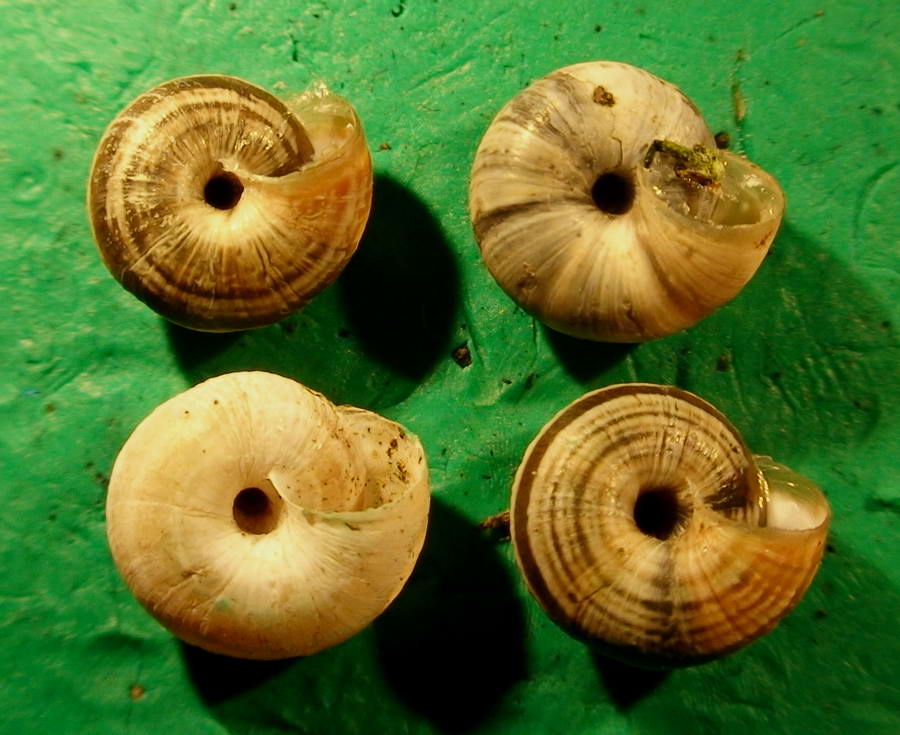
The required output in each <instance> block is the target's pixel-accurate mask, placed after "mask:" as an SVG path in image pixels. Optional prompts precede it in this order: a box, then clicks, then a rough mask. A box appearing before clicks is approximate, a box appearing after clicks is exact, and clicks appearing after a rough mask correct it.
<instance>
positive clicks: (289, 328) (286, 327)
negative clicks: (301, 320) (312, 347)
mask: <svg viewBox="0 0 900 735" xmlns="http://www.w3.org/2000/svg"><path fill="white" fill-rule="evenodd" d="M280 326H281V329H282V330H283V331H284V333H285V334H293V333H294V332H296V331H297V324H296V322H289V321H284V322H280Z"/></svg>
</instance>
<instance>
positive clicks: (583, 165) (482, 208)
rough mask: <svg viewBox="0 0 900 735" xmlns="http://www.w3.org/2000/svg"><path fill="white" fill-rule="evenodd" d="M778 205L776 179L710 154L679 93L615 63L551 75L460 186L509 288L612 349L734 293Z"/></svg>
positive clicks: (522, 97)
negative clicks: (465, 185) (677, 151)
mask: <svg viewBox="0 0 900 735" xmlns="http://www.w3.org/2000/svg"><path fill="white" fill-rule="evenodd" d="M660 144H662V145H664V146H666V147H667V148H665V149H663V150H662V151H660V152H659V153H658V154H655V151H656V149H655V148H654V146H655V145H660ZM697 146H699V149H698V150H697V151H695V150H694V149H695V147H697ZM679 147H680V148H681V149H683V151H684V152H683V153H682V154H680V155H674V154H673V153H672V151H673V150H675V149H676V148H679ZM695 159H696V160H695ZM706 169H709V171H707V170H706ZM707 174H708V175H709V177H710V178H709V179H707V178H705V176H706V175H707ZM783 209H784V197H783V194H782V192H781V189H780V187H779V185H778V183H777V182H776V181H775V179H773V178H772V177H771V176H770V175H768V174H767V173H765V172H764V171H762V170H761V169H760V168H758V167H757V166H754V165H753V164H752V163H750V162H749V161H747V160H746V159H744V158H742V157H740V156H737V155H735V154H732V153H729V152H727V151H726V152H722V153H719V152H717V151H716V150H715V141H714V139H713V135H712V133H711V132H710V131H709V129H708V128H707V126H706V123H705V122H704V121H703V118H702V116H701V115H700V113H699V111H698V110H697V108H696V107H695V106H694V104H693V103H692V102H691V101H690V100H689V99H688V98H687V97H686V96H685V95H684V94H683V93H682V92H681V91H680V90H679V89H678V88H677V87H675V86H674V85H672V84H669V83H668V82H665V81H663V80H662V79H659V78H658V77H655V76H653V75H652V74H650V73H649V72H646V71H644V70H642V69H638V68H636V67H633V66H630V65H628V64H622V63H617V62H610V61H597V62H589V63H583V64H575V65H573V66H568V67H565V68H563V69H559V70H557V71H555V72H553V73H552V74H549V75H547V76H545V77H543V78H541V79H539V80H538V81H536V82H534V83H533V84H532V85H530V86H529V87H527V88H526V89H525V90H523V91H522V92H520V93H519V94H518V95H517V96H516V97H514V98H513V99H512V100H511V101H510V102H509V103H507V104H506V105H505V106H504V107H503V109H502V110H501V111H500V112H499V113H498V115H497V116H496V118H495V119H494V120H493V122H492V123H491V125H490V127H489V128H488V130H487V132H486V133H485V135H484V138H483V139H482V141H481V143H480V145H479V147H478V150H477V153H476V155H475V160H474V163H473V166H472V173H471V182H470V188H469V211H470V216H471V220H472V226H473V228H474V232H475V237H476V240H477V241H478V244H479V248H480V250H481V255H482V258H483V260H484V262H485V264H486V265H487V268H488V270H489V271H490V272H491V274H492V275H493V277H494V278H495V280H496V281H497V282H498V283H499V284H500V286H501V287H502V288H503V289H504V290H505V291H506V293H507V294H509V296H510V297H512V298H513V299H514V300H515V301H516V303H517V304H519V306H521V307H522V308H523V309H524V310H525V311H527V312H529V313H530V314H532V315H533V316H535V317H537V318H538V319H540V320H541V321H543V322H545V323H546V324H547V325H548V326H550V327H552V328H553V329H556V330H558V331H561V332H564V333H567V334H570V335H573V336H575V337H581V338H586V339H593V340H601V341H610V342H642V341H645V340H649V339H654V338H658V337H664V336H666V335H669V334H672V333H674V332H677V331H679V330H681V329H684V328H686V327H689V326H691V325H692V324H694V323H696V322H697V321H699V320H700V319H702V318H703V317H705V316H707V315H708V314H710V313H711V312H712V311H714V310H715V309H716V308H718V307H719V306H721V305H722V304H724V303H726V302H727V301H729V300H731V299H732V298H734V297H735V296H736V295H737V294H738V293H739V292H740V290H741V289H742V288H743V287H744V285H745V284H746V283H747V281H749V280H750V278H751V277H752V276H753V274H754V273H755V272H756V270H757V268H758V267H759V265H760V263H761V262H762V260H763V258H764V257H765V255H766V253H767V252H768V250H769V246H770V245H771V243H772V240H773V238H774V237H775V234H776V232H777V230H778V226H779V223H780V221H781V217H782V212H783Z"/></svg>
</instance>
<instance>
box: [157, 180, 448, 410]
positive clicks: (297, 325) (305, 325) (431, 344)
mask: <svg viewBox="0 0 900 735" xmlns="http://www.w3.org/2000/svg"><path fill="white" fill-rule="evenodd" d="M459 289H460V285H459V273H458V268H457V266H456V262H455V261H454V259H453V256H452V254H451V251H450V246H449V243H448V242H447V240H446V238H445V237H444V235H443V232H442V230H441V228H440V225H439V224H438V222H437V220H435V218H434V217H433V216H432V215H431V213H430V212H429V210H428V208H427V207H426V206H425V204H424V203H423V202H422V201H421V200H420V199H418V197H416V195H415V194H413V193H412V192H410V191H408V190H407V189H405V188H404V187H403V186H401V185H400V184H398V183H396V182H395V181H392V180H391V179H389V178H387V177H384V176H378V177H376V180H375V192H374V204H373V208H372V216H371V218H370V220H369V223H368V226H367V229H366V233H365V234H364V235H363V238H362V242H361V243H360V246H359V249H358V250H357V252H356V254H355V255H354V256H353V259H352V260H351V261H350V263H349V265H348V266H347V268H346V269H345V270H344V272H343V273H342V274H341V275H340V277H339V278H338V279H337V281H336V282H335V283H334V284H333V285H331V286H330V287H328V288H326V289H325V290H324V291H323V292H322V293H320V294H318V295H317V296H316V297H315V298H314V299H313V300H312V301H311V302H310V303H309V304H308V305H307V306H306V307H305V308H304V309H303V310H301V311H299V312H298V313H296V314H293V315H291V316H288V317H286V318H285V319H282V320H281V321H279V322H277V323H276V324H273V325H271V326H268V327H263V328H261V329H251V330H248V331H244V332H235V333H229V334H206V333H202V332H192V331H191V330H187V329H183V328H181V327H177V326H174V325H168V326H167V328H168V335H169V341H170V343H171V345H172V351H173V353H174V355H175V358H176V360H177V361H178V364H179V367H180V368H181V370H182V372H183V373H184V374H185V375H186V376H187V377H188V378H189V379H190V381H191V382H192V383H196V382H199V381H201V380H204V379H206V378H209V377H212V376H214V375H220V374H222V373H228V372H234V371H238V370H266V371H268V372H273V373H278V374H279V375H285V376H287V377H290V378H293V379H295V380H299V381H300V382H301V383H304V384H305V385H308V386H309V387H311V388H314V389H316V390H318V391H321V392H322V393H324V394H325V395H326V396H328V398H330V399H331V400H332V401H334V402H336V403H349V404H353V405H357V406H362V407H364V408H369V409H373V410H378V409H380V408H384V407H386V406H391V405H394V404H396V403H399V402H401V401H402V400H404V399H405V398H406V397H407V396H408V395H409V394H410V393H412V392H413V391H414V390H415V389H416V388H417V387H418V385H419V382H420V381H421V380H422V378H424V377H425V375H427V373H428V372H429V371H430V370H431V369H432V368H433V367H434V365H435V363H436V362H437V361H438V360H447V359H450V353H451V351H452V348H453V347H454V346H455V343H454V340H453V337H454V334H455V319H456V314H457V311H458V309H459Z"/></svg>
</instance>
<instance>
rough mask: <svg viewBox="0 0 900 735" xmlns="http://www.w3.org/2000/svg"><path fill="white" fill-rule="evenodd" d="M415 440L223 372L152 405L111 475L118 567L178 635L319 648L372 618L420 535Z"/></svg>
mask: <svg viewBox="0 0 900 735" xmlns="http://www.w3.org/2000/svg"><path fill="white" fill-rule="evenodd" d="M429 499H430V495H429V489H428V470H427V467H426V462H425V456H424V452H423V450H422V446H421V444H420V443H419V441H418V439H416V437H414V436H413V435H412V434H410V433H408V432H407V431H405V430H404V429H403V427H401V426H400V425H398V424H396V423H394V422H392V421H389V420H387V419H384V418H382V417H380V416H378V415H377V414H374V413H370V412H368V411H364V410H362V409H357V408H351V407H347V406H334V405H333V404H331V403H330V402H329V401H328V400H326V399H325V398H324V397H323V396H321V395H320V394H318V393H315V392H313V391H310V390H308V389H306V388H304V387H303V386H302V385H300V384H299V383H296V382H294V381H292V380H289V379H287V378H283V377H280V376H277V375H272V374H269V373H231V374H228V375H224V376H220V377H218V378H213V379H211V380H208V381H206V382H204V383H201V384H200V385H198V386H196V387H194V388H191V389H190V390H188V391H186V392H184V393H182V394H180V395H178V396H176V397H174V398H172V399H170V400H168V401H166V402H165V403H163V404H162V405H160V406H159V407H157V408H156V409H155V410H154V411H153V412H152V413H151V414H150V415H149V416H148V417H147V418H146V419H144V420H143V421H142V422H141V423H140V425H139V426H138V427H137V428H136V429H135V431H134V432H133V433H132V435H131V436H130V437H129V439H128V441H127V442H126V443H125V446H124V447H123V448H122V450H121V452H120V453H119V455H118V457H117V459H116V462H115V466H114V468H113V471H112V475H111V478H110V483H109V495H108V498H107V505H106V512H107V532H108V537H109V543H110V548H111V550H112V555H113V559H114V560H115V563H116V566H117V567H118V569H119V571H120V572H121V574H122V576H123V578H124V579H125V582H126V583H127V585H128V586H129V588H130V589H131V591H132V592H133V593H134V595H135V596H136V597H137V599H138V600H139V601H140V602H141V604H142V605H144V607H146V608H147V610H148V611H149V612H150V613H152V614H153V615H154V616H155V617H156V618H157V619H158V620H159V621H160V622H161V623H162V624H163V625H164V626H166V627H167V628H168V629H169V630H171V631H172V632H173V633H174V634H175V635H177V636H178V637H180V638H182V639H183V640H185V641H187V642H188V643H192V644H194V645H197V646H201V647H202V648H205V649H207V650H209V651H213V652H215V653H223V654H227V655H230V656H238V657H243V658H256V659H275V658H285V657H289V656H300V655H306V654H310V653H315V652H316V651H320V650H322V649H323V648H327V647H329V646H333V645H335V644H336V643H339V642H341V641H343V640H345V639H346V638H349V637H350V636H352V635H353V634H355V633H357V632H358V631H359V630H361V629H362V628H364V627H365V626H366V625H368V624H369V623H370V622H371V621H372V620H373V619H374V618H375V617H376V616H377V615H378V614H379V613H381V612H382V610H384V608H385V607H386V606H387V605H388V604H389V603H390V602H391V600H393V599H394V597H395V596H396V595H397V594H398V593H399V592H400V590H401V588H402V587H403V585H404V583H405V581H406V579H407V577H408V576H409V574H410V573H411V571H412V568H413V565H414V564H415V561H416V558H417V556H418V553H419V551H420V549H421V547H422V543H423V540H424V537H425V530H426V526H427V518H428V508H429Z"/></svg>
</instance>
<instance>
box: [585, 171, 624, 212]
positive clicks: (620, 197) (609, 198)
mask: <svg viewBox="0 0 900 735" xmlns="http://www.w3.org/2000/svg"><path fill="white" fill-rule="evenodd" d="M591 196H592V197H593V198H594V204H596V205H597V208H598V209H599V210H600V211H601V212H606V213H607V214H625V213H626V212H627V211H628V210H629V209H631V205H632V204H633V203H634V184H633V183H632V182H631V179H630V178H626V177H625V176H623V175H622V174H617V173H608V174H603V175H602V176H601V177H600V178H599V179H597V180H596V181H595V182H594V186H593V187H592V188H591Z"/></svg>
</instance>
